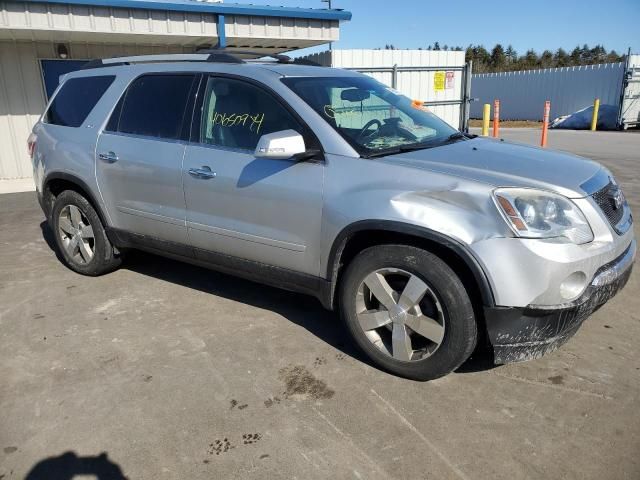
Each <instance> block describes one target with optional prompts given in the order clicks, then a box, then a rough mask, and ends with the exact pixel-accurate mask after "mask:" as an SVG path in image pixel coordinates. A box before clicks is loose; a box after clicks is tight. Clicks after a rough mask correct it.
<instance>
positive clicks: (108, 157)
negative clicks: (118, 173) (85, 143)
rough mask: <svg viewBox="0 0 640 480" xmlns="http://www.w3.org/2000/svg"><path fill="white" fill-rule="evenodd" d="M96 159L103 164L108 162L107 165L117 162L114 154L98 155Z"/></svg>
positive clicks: (116, 156)
mask: <svg viewBox="0 0 640 480" xmlns="http://www.w3.org/2000/svg"><path fill="white" fill-rule="evenodd" d="M98 158H99V159H100V160H104V161H105V162H109V163H113V162H117V161H118V155H116V154H115V153H114V152H107V153H99V154H98Z"/></svg>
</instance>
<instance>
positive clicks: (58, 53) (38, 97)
mask: <svg viewBox="0 0 640 480" xmlns="http://www.w3.org/2000/svg"><path fill="white" fill-rule="evenodd" d="M350 19H351V13H349V12H346V11H342V10H336V9H310V8H290V7H272V6H256V5H242V4H224V3H210V2H208V1H199V0H144V1H139V0H19V1H0V179H25V182H26V183H30V182H31V180H30V179H31V163H30V160H29V157H28V155H27V150H26V143H25V142H26V138H27V136H28V134H29V132H30V130H31V127H32V126H33V124H34V123H35V122H36V121H37V119H38V117H39V116H40V114H41V113H42V111H43V110H44V107H45V104H46V100H47V98H48V96H49V95H50V94H51V93H52V92H53V90H54V89H55V87H56V86H57V84H58V78H59V77H60V75H61V74H64V73H67V72H69V71H72V70H76V69H78V68H79V67H80V66H81V65H82V64H83V63H85V62H86V61H87V60H90V59H94V58H105V57H114V56H122V55H138V54H150V53H171V52H175V53H182V52H194V51H195V50H196V49H198V48H199V47H203V46H206V47H210V46H215V45H217V46H220V47H238V48H244V49H251V50H259V51H263V52H265V53H277V52H283V51H290V50H296V49H300V48H304V47H310V46H315V45H322V44H327V43H329V42H333V41H336V40H338V38H339V29H340V21H342V20H350Z"/></svg>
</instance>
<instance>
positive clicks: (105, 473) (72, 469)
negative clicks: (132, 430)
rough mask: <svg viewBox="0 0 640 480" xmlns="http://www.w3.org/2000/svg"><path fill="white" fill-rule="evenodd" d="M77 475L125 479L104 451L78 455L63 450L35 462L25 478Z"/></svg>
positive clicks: (53, 479)
mask: <svg viewBox="0 0 640 480" xmlns="http://www.w3.org/2000/svg"><path fill="white" fill-rule="evenodd" d="M77 476H92V477H95V478H96V479H97V480H127V477H125V476H124V473H123V472H122V469H121V468H120V466H119V465H118V464H117V463H114V462H112V461H111V460H109V458H108V456H107V454H106V453H101V454H100V455H98V456H96V457H79V456H77V455H76V453H75V452H65V453H63V454H62V455H60V456H58V457H49V458H45V459H44V460H41V461H40V462H38V463H36V464H35V465H34V467H33V468H32V469H31V470H30V471H29V473H28V474H27V476H26V477H25V480H71V479H73V478H74V477H77Z"/></svg>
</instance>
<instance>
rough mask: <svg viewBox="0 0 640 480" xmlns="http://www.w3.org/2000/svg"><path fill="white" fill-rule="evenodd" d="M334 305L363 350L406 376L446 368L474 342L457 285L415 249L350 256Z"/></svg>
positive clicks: (387, 248)
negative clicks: (336, 305) (338, 295)
mask: <svg viewBox="0 0 640 480" xmlns="http://www.w3.org/2000/svg"><path fill="white" fill-rule="evenodd" d="M340 309H341V314H342V317H343V319H344V321H345V323H346V326H347V328H348V330H349V332H350V334H351V336H352V337H353V339H354V340H355V342H356V344H357V345H358V346H359V347H360V348H361V349H362V350H363V351H364V353H365V354H366V355H367V356H368V357H369V358H370V359H371V360H373V361H374V362H375V363H376V364H377V365H378V366H380V367H382V368H384V369H385V370H388V371H390V372H393V373H395V374H398V375H400V376H403V377H407V378H412V379H416V380H431V379H434V378H438V377H441V376H443V375H446V374H448V373H450V372H452V371H453V370H455V369H456V368H458V367H459V366H460V365H461V364H462V363H463V362H464V361H465V360H466V359H467V358H468V357H469V356H470V355H471V353H472V352H473V349H474V347H475V345H476V341H477V327H476V322H475V318H474V314H473V306H472V304H471V300H470V299H469V295H468V294H467V292H466V290H465V288H464V286H463V284H462V282H461V281H460V279H459V278H458V276H457V275H456V274H455V272H454V271H453V270H451V268H449V267H448V266H447V265H446V264H445V263H444V262H443V261H442V260H441V259H440V258H438V257H437V256H435V255H433V254H431V253H429V252H427V251H425V250H421V249H419V248H415V247H409V246H404V245H380V246H375V247H371V248H368V249H366V250H364V251H362V252H361V253H360V254H358V255H357V256H356V258H355V259H354V260H353V261H352V262H351V263H350V265H349V266H348V268H347V270H346V272H345V275H344V278H343V281H342V282H341V291H340Z"/></svg>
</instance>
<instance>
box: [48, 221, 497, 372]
mask: <svg viewBox="0 0 640 480" xmlns="http://www.w3.org/2000/svg"><path fill="white" fill-rule="evenodd" d="M40 228H41V229H42V235H43V237H44V240H45V241H46V242H47V245H48V246H49V248H51V249H52V250H53V251H54V252H55V253H56V256H57V257H58V259H60V256H59V254H58V253H57V249H56V247H55V239H54V237H53V232H52V231H51V228H50V227H49V224H48V223H47V222H42V223H41V224H40ZM122 268H126V269H128V270H131V271H133V272H137V273H140V274H142V275H149V276H151V277H154V278H157V279H160V280H164V281H166V282H171V283H175V284H177V285H182V286H184V287H187V288H192V289H195V290H200V291H201V292H205V293H209V294H213V295H216V296H218V297H223V298H226V299H228V300H233V301H236V302H241V303H245V304H249V305H252V306H254V307H257V308H261V309H268V310H271V311H273V312H276V313H278V314H280V315H282V316H283V317H285V318H286V319H288V320H289V321H291V322H293V323H295V324H297V325H299V326H301V327H303V328H304V329H306V330H307V331H309V332H310V333H312V334H313V335H315V336H316V337H318V338H320V339H321V340H323V341H324V342H326V343H328V344H329V345H331V346H332V347H334V348H336V349H338V350H340V351H341V352H343V353H344V354H346V355H349V356H350V357H352V358H354V359H356V360H358V361H360V362H363V363H365V364H367V365H369V366H371V367H373V368H376V369H377V370H380V368H379V367H378V366H376V365H374V364H373V363H372V362H371V361H370V360H369V359H368V358H367V357H366V356H365V355H364V354H362V352H360V350H359V349H357V348H356V346H355V345H353V343H352V342H351V341H349V339H348V337H347V333H346V332H345V331H344V328H343V325H342V323H341V322H340V321H339V319H338V315H337V314H336V313H334V312H330V311H328V310H325V309H324V308H323V307H322V305H321V304H320V303H319V302H318V300H316V299H315V298H313V297H310V296H307V295H302V294H299V293H295V292H288V291H285V290H281V289H277V288H274V287H269V286H267V285H262V284H259V283H255V282H252V281H249V280H245V279H242V278H238V277H234V276H232V275H227V274H224V273H219V272H216V271H213V270H209V269H206V268H203V267H199V266H195V265H191V264H189V263H185V262H180V261H177V260H171V259H168V258H165V257H161V256H158V255H153V254H149V253H146V252H142V251H135V250H134V251H130V252H127V258H126V261H125V262H124V263H123V265H122ZM493 367H494V365H493V361H492V358H491V355H490V352H489V351H486V350H484V349H477V350H476V351H475V352H474V353H473V355H472V356H471V357H469V359H468V360H467V361H466V362H465V363H464V364H462V365H461V366H460V367H459V368H458V369H457V370H456V373H473V372H480V371H485V370H490V369H491V368H493Z"/></svg>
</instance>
